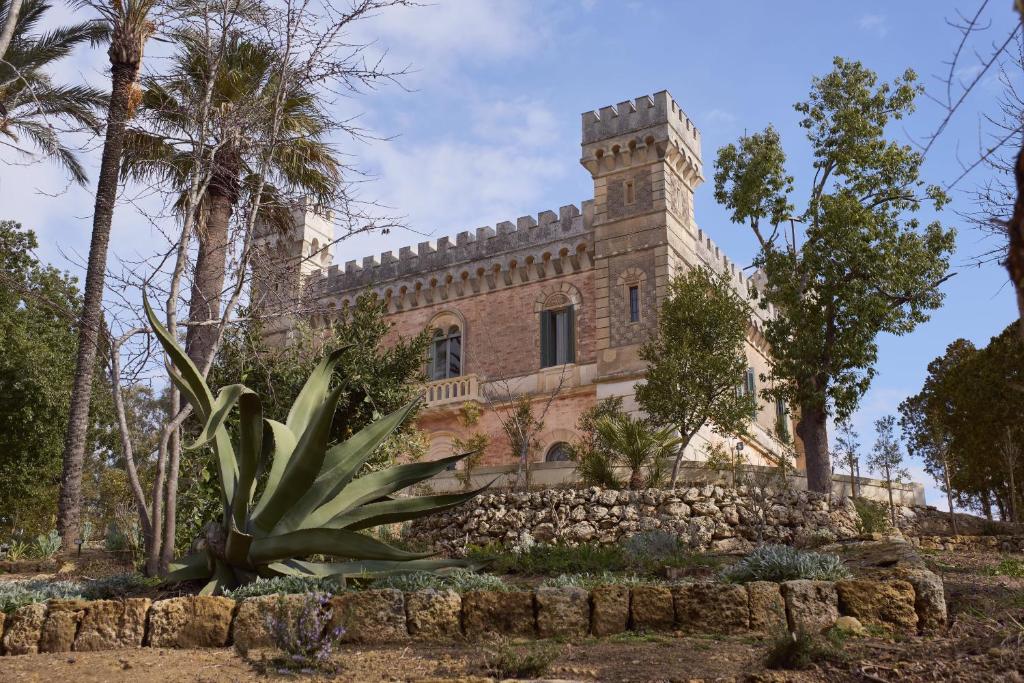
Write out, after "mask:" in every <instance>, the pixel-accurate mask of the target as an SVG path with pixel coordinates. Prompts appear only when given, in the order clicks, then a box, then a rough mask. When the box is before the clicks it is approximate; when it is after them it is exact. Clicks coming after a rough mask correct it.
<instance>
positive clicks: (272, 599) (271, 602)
mask: <svg viewBox="0 0 1024 683" xmlns="http://www.w3.org/2000/svg"><path fill="white" fill-rule="evenodd" d="M306 604H307V603H306V596H304V595H260V596H257V597H253V598H246V599H245V600H242V601H241V602H240V603H238V610H237V612H236V613H235V620H234V625H233V626H232V640H233V641H234V643H235V647H236V648H238V650H239V651H240V652H248V651H249V650H252V649H255V648H264V647H273V645H274V642H273V635H272V634H271V631H270V629H269V628H267V619H268V617H271V616H273V617H275V618H286V619H300V618H301V615H302V611H303V608H304V607H305V606H306Z"/></svg>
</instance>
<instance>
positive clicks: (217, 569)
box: [199, 560, 238, 595]
mask: <svg viewBox="0 0 1024 683" xmlns="http://www.w3.org/2000/svg"><path fill="white" fill-rule="evenodd" d="M237 585H238V581H237V580H236V579H235V575H234V574H233V573H232V572H231V568H230V567H228V566H227V565H226V564H224V563H223V562H221V561H220V560H214V563H213V579H211V580H210V582H209V583H207V584H206V585H205V586H203V589H202V590H201V591H199V595H220V594H221V593H223V592H224V590H225V589H228V588H234V587H235V586H237Z"/></svg>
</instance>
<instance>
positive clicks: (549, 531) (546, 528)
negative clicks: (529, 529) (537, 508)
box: [533, 522, 555, 542]
mask: <svg viewBox="0 0 1024 683" xmlns="http://www.w3.org/2000/svg"><path fill="white" fill-rule="evenodd" d="M533 537H534V539H536V540H538V541H542V542H546V541H551V540H553V539H554V538H555V525H554V524H551V523H550V522H543V523H541V524H538V525H537V526H535V527H534V528H533Z"/></svg>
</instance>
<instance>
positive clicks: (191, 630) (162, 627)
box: [149, 595, 235, 648]
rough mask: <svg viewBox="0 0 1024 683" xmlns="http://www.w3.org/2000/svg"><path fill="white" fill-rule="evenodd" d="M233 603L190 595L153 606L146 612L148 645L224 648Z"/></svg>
mask: <svg viewBox="0 0 1024 683" xmlns="http://www.w3.org/2000/svg"><path fill="white" fill-rule="evenodd" d="M234 608H235V601H234V600H231V599H230V598H224V597H220V596H216V597H215V596H212V595H190V596H187V597H181V598H170V599H169V600H159V601H157V602H154V603H153V606H152V607H151V608H150V610H149V644H150V645H152V646H153V647H177V648H201V647H224V646H225V645H227V643H228V635H229V634H230V633H231V615H232V612H233V611H234Z"/></svg>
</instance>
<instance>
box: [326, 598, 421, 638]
mask: <svg viewBox="0 0 1024 683" xmlns="http://www.w3.org/2000/svg"><path fill="white" fill-rule="evenodd" d="M338 626H341V627H342V628H343V629H345V632H344V633H343V634H342V636H341V642H343V643H393V642H398V641H402V640H407V639H408V638H409V631H408V629H407V627H406V624H405V596H404V595H402V591H400V590H396V589H394V588H385V589H382V590H368V591H352V592H347V593H341V594H339V595H335V596H334V597H333V598H331V623H330V627H329V628H332V629H334V628H337V627H338Z"/></svg>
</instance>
